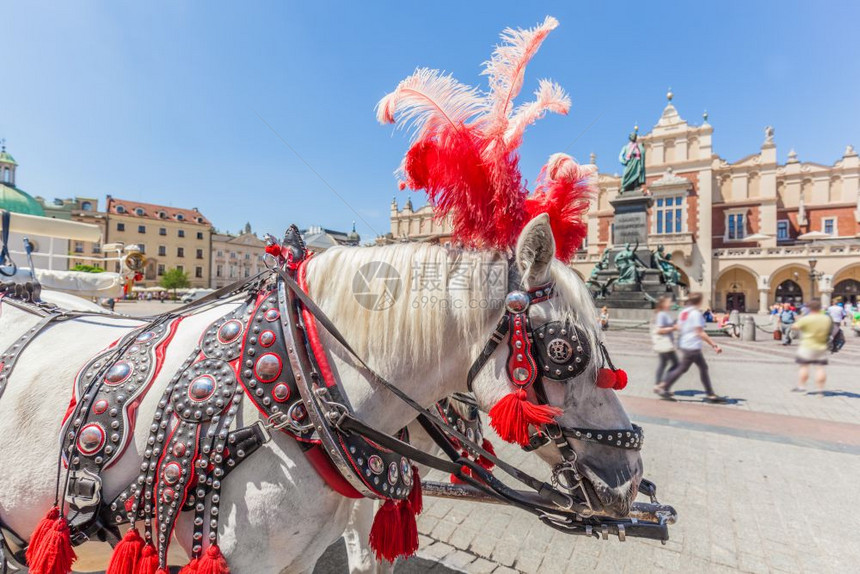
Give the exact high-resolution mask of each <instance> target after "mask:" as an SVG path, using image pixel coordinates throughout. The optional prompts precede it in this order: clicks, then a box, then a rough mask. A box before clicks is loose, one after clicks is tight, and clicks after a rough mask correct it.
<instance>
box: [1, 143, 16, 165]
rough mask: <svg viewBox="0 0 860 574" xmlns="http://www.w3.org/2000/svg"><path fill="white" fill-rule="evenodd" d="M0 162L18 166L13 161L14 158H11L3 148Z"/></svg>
mask: <svg viewBox="0 0 860 574" xmlns="http://www.w3.org/2000/svg"><path fill="white" fill-rule="evenodd" d="M0 162H5V163H13V164H15V165H18V163H17V162H16V161H15V158H14V157H12V154H10V153H9V152H8V151H6V148H5V147H4V148H3V151H0Z"/></svg>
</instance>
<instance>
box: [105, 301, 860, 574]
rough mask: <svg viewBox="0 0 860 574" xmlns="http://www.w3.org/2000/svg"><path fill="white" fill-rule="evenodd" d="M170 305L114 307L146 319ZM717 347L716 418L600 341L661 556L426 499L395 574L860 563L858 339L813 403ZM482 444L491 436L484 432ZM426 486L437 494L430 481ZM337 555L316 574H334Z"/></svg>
mask: <svg viewBox="0 0 860 574" xmlns="http://www.w3.org/2000/svg"><path fill="white" fill-rule="evenodd" d="M170 307H171V304H169V303H167V304H163V305H162V304H160V303H152V302H150V303H121V304H120V305H118V306H117V311H120V312H127V313H130V314H147V313H152V312H158V311H161V310H167V309H168V308H170ZM757 335H758V336H759V339H760V340H759V341H756V342H741V341H738V340H733V339H728V338H721V339H720V340H719V342H720V344H721V345H722V346H723V347H724V349H725V351H724V353H723V354H722V355H719V356H717V355H715V354H713V353H711V352H710V351H706V354H707V358H708V360H709V364H710V367H711V376H712V379H713V381H714V385H715V387H716V389H717V391H718V392H719V393H720V394H724V395H726V396H728V397H730V398H731V399H732V400H731V403H730V404H728V405H720V406H714V405H706V404H703V403H702V402H701V397H702V394H701V387H700V386H699V382H698V376H697V373H696V371H695V368H694V369H692V370H691V371H690V372H689V373H687V374H686V375H685V376H684V377H682V378H681V379H680V380H679V381H678V383H677V384H676V385H675V390H676V391H677V395H678V398H679V402H678V403H669V402H666V401H660V400H658V399H656V398H655V397H654V395H653V393H652V392H651V387H652V384H653V376H654V374H653V370H654V369H655V367H656V360H655V359H654V357H653V355H652V353H651V351H650V338H649V335H648V333H647V332H643V331H610V332H609V333H608V334H607V339H608V347H609V349H610V352H612V353H613V358H614V359H615V362H616V363H618V364H619V365H620V366H622V367H624V368H625V369H626V370H627V371H628V373H629V374H630V384H629V385H628V387H627V389H625V390H624V391H623V392H622V393H621V398H622V401H623V402H624V404H625V407H626V408H627V409H628V412H629V413H630V415H631V418H632V419H633V420H634V421H636V422H638V423H639V424H641V425H642V426H643V427H644V428H645V433H646V441H645V447H644V449H643V451H642V457H643V461H644V465H645V476H646V477H647V478H649V479H651V480H653V481H655V482H656V483H657V485H658V495H659V498H660V501H661V502H663V503H666V504H671V505H673V506H674V507H675V508H676V510H677V511H678V515H679V519H678V523H677V524H675V525H674V526H672V527H671V528H670V537H671V539H670V540H669V542H668V543H667V544H666V545H665V546H663V545H661V544H660V543H658V542H654V541H642V540H635V539H628V540H627V541H626V542H623V543H622V542H619V541H618V540H617V539H616V540H609V541H599V540H593V539H587V538H584V537H573V536H569V535H566V534H563V533H560V532H556V531H555V530H553V529H551V528H549V527H547V526H544V525H543V524H541V523H540V522H538V521H537V519H535V518H534V517H532V516H531V515H528V514H525V513H523V512H521V511H518V510H515V509H512V508H508V507H504V506H498V505H489V504H479V503H468V502H460V501H457V502H456V503H455V502H452V501H449V500H443V499H432V498H425V511H424V513H423V514H422V515H421V516H420V517H419V521H418V528H419V531H420V533H421V536H420V538H421V550H420V551H419V554H418V557H419V559H418V560H410V561H409V562H407V563H405V564H402V565H401V564H398V565H397V567H396V568H395V571H396V572H398V573H403V574H406V573H407V572H415V573H419V572H433V573H440V574H441V573H442V572H451V571H462V572H468V573H470V574H471V573H474V574H482V573H489V572H493V573H497V574H507V573H513V572H525V573H529V574H532V573H539V574H542V573H547V574H549V573H553V574H555V573H565V572H594V573H598V574H599V573H603V572H606V573H613V574H616V573H623V572H637V573H640V572H658V571H659V572H664V571H665V572H697V573H698V572H751V573H759V572H761V573H765V572H790V573H792V572H809V573H820V572H841V571H851V570H856V565H857V564H858V563H860V544H858V543H857V542H856V532H857V531H858V529H860V514H858V509H860V494H858V488H857V486H856V484H857V477H858V476H860V424H858V420H857V419H858V417H857V414H858V412H860V377H858V376H857V370H858V369H857V367H858V365H860V338H855V337H854V336H852V335H850V334H848V337H847V338H848V341H847V344H846V346H845V348H844V349H843V351H842V352H840V353H839V354H837V355H835V356H833V357H832V358H831V365H830V366H829V367H828V375H829V377H828V384H827V390H826V391H825V392H824V393H823V394H815V393H811V394H808V395H802V394H798V393H791V392H790V389H791V387H793V386H794V384H795V381H796V366H795V365H794V362H793V360H794V350H795V349H794V348H793V347H783V346H781V345H780V344H779V343H778V342H775V341H773V340H771V339H770V337H769V335H768V334H767V333H764V332H761V331H759V332H758V333H757ZM489 432H491V431H489ZM494 444H495V445H496V449H497V450H498V451H499V454H500V455H501V456H502V457H503V458H505V459H506V460H508V461H509V462H512V463H514V464H515V465H518V466H521V467H522V468H523V469H524V470H526V471H528V472H530V473H532V474H533V475H535V476H543V477H546V476H548V473H549V471H548V468H547V467H546V466H545V465H544V464H543V463H541V462H540V461H538V460H536V459H535V458H534V456H533V455H529V454H526V453H524V452H522V451H521V450H519V449H517V448H514V447H512V446H510V445H505V444H504V443H502V442H501V441H499V440H495V441H494ZM430 478H432V479H435V480H445V479H446V477H443V476H441V475H439V474H438V473H434V474H431V476H430ZM345 571H346V570H345V556H344V553H343V550H342V543H338V544H335V545H333V546H332V548H331V549H330V551H329V552H328V553H327V555H326V557H325V559H324V560H323V561H321V564H320V568H319V569H318V572H345Z"/></svg>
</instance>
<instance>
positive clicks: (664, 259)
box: [651, 244, 681, 287]
mask: <svg viewBox="0 0 860 574" xmlns="http://www.w3.org/2000/svg"><path fill="white" fill-rule="evenodd" d="M651 258H652V259H653V261H654V268H655V269H659V270H660V273H662V274H663V282H664V283H666V285H669V286H672V287H674V286H676V285H680V284H681V272H680V271H678V268H677V267H676V266H675V264H674V263H672V254H671V253H666V248H665V247H663V245H662V244H661V245H658V246H657V250H656V251H654V252H652V253H651Z"/></svg>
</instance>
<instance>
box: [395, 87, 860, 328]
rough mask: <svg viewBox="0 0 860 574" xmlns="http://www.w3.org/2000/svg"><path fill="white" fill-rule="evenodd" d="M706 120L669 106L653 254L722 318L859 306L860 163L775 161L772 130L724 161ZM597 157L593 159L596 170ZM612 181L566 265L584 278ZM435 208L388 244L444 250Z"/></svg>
mask: <svg viewBox="0 0 860 574" xmlns="http://www.w3.org/2000/svg"><path fill="white" fill-rule="evenodd" d="M713 134H714V128H713V126H712V125H711V124H710V123H708V120H707V115H705V117H704V121H703V122H702V123H701V124H700V125H692V124H690V123H688V122H687V121H685V120H684V119H683V118H682V117H681V116H680V115H679V113H678V111H677V110H676V109H675V106H674V105H673V104H672V101H671V94H669V102H668V104H667V105H666V107H665V109H664V110H663V113H662V114H661V116H660V118H659V120H658V121H657V124H656V125H655V126H654V127H653V129H652V130H651V131H650V132H649V133H647V134H644V135H640V136H639V140H640V141H641V142H642V144H643V145H644V148H645V168H646V174H647V180H646V185H645V188H646V191H647V193H649V194H650V195H651V196H652V198H653V204H652V206H651V208H650V209H649V213H648V217H647V226H648V231H649V233H648V246H649V247H650V248H651V249H655V248H656V247H657V246H658V245H661V244H662V245H664V246H665V248H666V251H667V252H669V253H671V254H672V260H673V262H674V263H675V264H676V265H677V266H678V267H679V269H680V270H681V275H682V279H683V281H684V282H685V283H686V284H687V285H688V286H689V289H690V290H692V291H701V292H703V293H704V294H705V295H706V298H708V299H709V304H710V306H711V307H713V308H714V309H716V310H733V309H737V310H739V311H742V312H757V311H758V312H765V311H766V310H767V309H768V307H769V306H770V305H772V304H773V303H775V302H782V301H789V302H793V303H798V304H799V303H800V302H802V301H808V300H810V299H811V298H813V297H815V298H819V297H820V298H821V299H822V302H823V303H825V304H829V302H830V301H831V300H836V299H839V300H842V301H846V302H847V301H852V302H856V301H857V299H858V296H860V157H858V155H857V152H856V151H855V150H854V149H853V148H852V147H851V146H850V145H849V146H847V147H846V148H844V153H843V154H842V156H841V157H838V158H836V160H835V161H834V162H833V163H832V164H831V165H821V164H817V163H812V162H804V161H801V160H800V159H799V158H798V157H797V154H796V153H795V152H794V151H793V150H792V151H790V152H789V154H788V160H787V161H786V163H784V164H780V163H778V162H777V153H776V152H777V146H776V141H775V139H774V130H773V128H770V127H768V128H765V134H764V135H765V137H764V141H763V142H762V143H761V145H760V148H759V150H758V151H756V152H755V153H752V154H750V155H748V156H746V157H744V158H742V159H739V160H737V161H734V162H729V161H727V160H725V159H723V158H722V157H720V156H719V155H718V154H717V153H716V152H715V151H714V147H713ZM594 160H595V158H594V157H593V156H592V162H594ZM620 183H621V181H620V177H619V176H618V175H617V174H607V173H600V174H599V176H598V185H599V190H600V191H599V194H598V197H597V198H596V199H595V200H594V201H593V205H592V208H591V210H590V212H589V220H588V239H587V241H586V242H585V244H584V245H583V247H582V248H581V249H580V251H579V252H578V253H577V254H576V256H575V257H574V260H573V262H572V263H571V266H572V267H573V269H574V270H575V271H576V272H577V273H578V274H579V275H580V276H581V277H583V278H587V277H588V276H589V273H590V272H591V270H592V269H593V267H594V265H595V264H596V263H597V261H598V260H599V259H600V255H601V253H602V252H603V250H604V249H605V248H607V247H609V248H612V247H615V246H613V245H612V235H613V233H612V231H613V229H612V226H613V213H614V212H613V208H612V205H611V203H610V202H611V201H612V200H613V199H614V198H615V197H617V195H618V190H619V187H620ZM449 229H450V228H449V227H448V225H446V222H438V221H434V220H433V212H432V209H431V208H430V207H427V206H425V207H421V208H419V209H413V207H412V204H411V201H407V204H406V205H405V206H404V208H403V209H399V208H398V206H397V203H396V201H394V202H392V205H391V238H392V239H394V240H398V239H411V240H429V239H438V240H441V241H445V240H446V239H447V237H448V235H449Z"/></svg>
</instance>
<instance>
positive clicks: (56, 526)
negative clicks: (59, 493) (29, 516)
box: [27, 509, 78, 574]
mask: <svg viewBox="0 0 860 574" xmlns="http://www.w3.org/2000/svg"><path fill="white" fill-rule="evenodd" d="M53 515H54V512H53V509H52V510H51V511H49V512H48V516H46V517H45V518H43V519H42V522H41V523H39V525H38V526H37V527H36V530H35V531H34V532H33V534H34V538H35V539H36V542H37V544H35V545H34V544H33V543H32V542H31V543H30V545H29V546H28V547H27V563H28V565H29V566H30V573H31V574H68V573H69V572H71V571H72V563H74V561H75V560H77V558H78V557H77V556H76V555H75V551H74V550H73V549H72V539H71V535H70V533H69V524H68V522H66V519H65V518H63V517H62V516H60V515H59V510H58V511H57V514H56V516H57V518H56V519H53V520H51V518H50V517H51V516H53ZM45 521H48V523H49V524H48V527H45V525H44V522H45Z"/></svg>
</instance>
